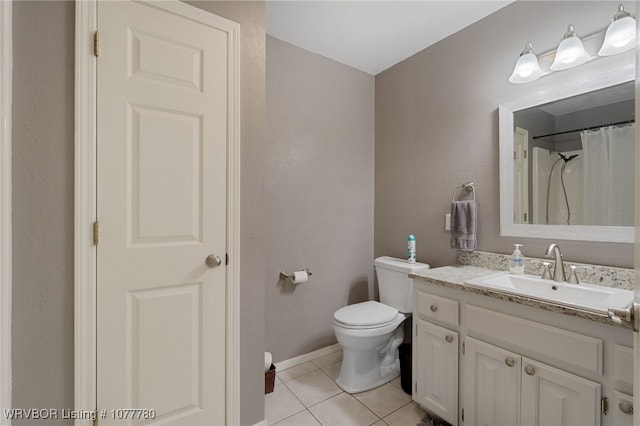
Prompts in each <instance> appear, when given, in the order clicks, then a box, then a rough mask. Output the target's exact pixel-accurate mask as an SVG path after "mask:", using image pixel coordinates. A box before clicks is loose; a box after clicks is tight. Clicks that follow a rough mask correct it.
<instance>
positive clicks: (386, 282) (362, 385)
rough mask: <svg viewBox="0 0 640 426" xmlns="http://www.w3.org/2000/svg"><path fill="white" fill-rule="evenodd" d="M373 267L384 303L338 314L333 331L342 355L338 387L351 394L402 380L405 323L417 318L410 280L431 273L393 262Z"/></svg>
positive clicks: (359, 305)
mask: <svg viewBox="0 0 640 426" xmlns="http://www.w3.org/2000/svg"><path fill="white" fill-rule="evenodd" d="M374 265H375V269H376V273H377V275H378V287H379V290H380V302H381V303H378V302H372V301H370V302H362V303H356V304H355V305H349V306H345V307H344V308H341V309H338V310H337V311H336V313H335V314H333V318H334V321H333V330H334V331H335V333H336V338H337V339H338V342H339V343H340V344H341V345H342V349H343V356H342V367H341V368H340V374H339V375H338V378H337V379H336V384H337V385H338V386H340V387H341V388H342V389H343V390H344V391H345V392H348V393H357V392H363V391H366V390H369V389H373V388H375V387H378V386H381V385H383V384H385V383H387V382H388V381H390V380H393V379H394V378H396V377H398V375H399V374H400V361H399V360H398V346H400V344H401V343H402V341H403V340H404V331H403V327H402V322H403V321H404V320H405V319H407V318H408V317H409V316H410V315H411V312H413V280H412V279H410V278H409V277H408V274H410V273H414V272H417V271H419V270H422V269H428V268H429V265H427V264H425V263H408V262H407V261H406V260H403V259H395V258H393V257H388V256H383V257H379V258H377V259H376V260H375V261H374Z"/></svg>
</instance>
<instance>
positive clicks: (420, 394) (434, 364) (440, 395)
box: [413, 319, 458, 426]
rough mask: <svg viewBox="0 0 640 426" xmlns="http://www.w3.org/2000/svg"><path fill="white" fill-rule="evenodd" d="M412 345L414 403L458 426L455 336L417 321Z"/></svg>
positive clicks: (447, 331)
mask: <svg viewBox="0 0 640 426" xmlns="http://www.w3.org/2000/svg"><path fill="white" fill-rule="evenodd" d="M413 344H414V348H415V349H414V354H413V360H414V363H413V365H414V370H413V371H414V380H415V381H416V385H415V389H416V392H415V394H414V396H413V398H414V400H415V401H416V402H418V403H419V404H420V405H422V406H423V407H424V408H426V409H427V410H429V411H431V412H432V413H433V414H436V415H437V416H439V417H440V418H442V419H443V420H446V421H447V422H449V423H451V424H452V425H453V426H455V425H457V424H458V333H456V332H454V331H450V330H447V329H446V328H443V327H439V326H437V325H433V324H431V323H430V322H427V321H424V320H421V319H418V320H417V322H416V339H415V340H414V342H413Z"/></svg>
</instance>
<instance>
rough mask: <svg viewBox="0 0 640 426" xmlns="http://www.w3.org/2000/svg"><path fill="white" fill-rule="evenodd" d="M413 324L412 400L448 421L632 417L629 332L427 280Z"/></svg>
mask: <svg viewBox="0 0 640 426" xmlns="http://www.w3.org/2000/svg"><path fill="white" fill-rule="evenodd" d="M414 328H415V330H414V336H413V381H414V394H413V399H414V400H415V401H416V402H418V403H419V404H420V405H421V406H422V407H423V408H425V409H426V410H428V411H429V412H431V413H433V414H435V415H437V416H439V417H441V418H442V419H443V420H446V421H447V422H448V423H450V424H451V425H453V426H457V425H462V424H464V425H483V424H484V425H521V426H529V425H540V426H542V425H579V426H622V425H625V424H631V423H629V422H631V421H632V420H633V416H632V415H630V414H629V413H630V412H631V411H632V410H633V406H632V402H631V401H632V400H631V397H630V396H629V394H630V393H631V392H632V389H633V384H632V383H631V382H632V377H633V373H632V371H633V370H632V363H631V360H630V357H629V352H630V349H629V347H630V346H631V345H632V340H633V335H632V332H631V330H629V329H625V328H622V327H616V326H612V325H609V324H606V323H600V322H595V321H592V320H588V319H581V318H576V317H572V316H567V315H564V314H561V313H556V312H549V311H545V310H542V309H537V308H535V307H529V306H522V305H518V304H515V303H509V302H506V301H504V300H495V299H493V298H489V297H486V296H484V295H479V294H473V293H470V292H464V291H461V290H457V289H451V288H447V287H443V286H439V285H436V284H430V283H423V282H417V283H416V282H414ZM628 358H629V359H628ZM606 407H608V410H607V408H606Z"/></svg>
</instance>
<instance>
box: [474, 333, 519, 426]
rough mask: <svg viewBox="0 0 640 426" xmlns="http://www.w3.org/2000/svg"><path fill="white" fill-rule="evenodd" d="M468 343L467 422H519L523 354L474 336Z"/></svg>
mask: <svg viewBox="0 0 640 426" xmlns="http://www.w3.org/2000/svg"><path fill="white" fill-rule="evenodd" d="M465 347H466V350H465V354H464V357H463V358H464V417H465V418H464V422H465V424H466V425H478V426H480V425H488V426H491V425H495V426H500V425H502V426H507V425H508V426H516V425H518V424H519V422H518V420H519V415H518V414H519V411H518V410H519V402H520V365H521V358H520V355H518V354H515V353H513V352H509V351H506V350H504V349H502V348H499V347H497V346H493V345H490V344H488V343H484V342H481V341H479V340H476V339H474V338H471V337H467V338H466V340H465Z"/></svg>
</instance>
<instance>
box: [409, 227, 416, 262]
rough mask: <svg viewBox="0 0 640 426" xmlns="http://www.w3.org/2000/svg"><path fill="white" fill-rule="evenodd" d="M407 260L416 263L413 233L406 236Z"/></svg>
mask: <svg viewBox="0 0 640 426" xmlns="http://www.w3.org/2000/svg"><path fill="white" fill-rule="evenodd" d="M407 262H409V263H416V237H414V236H413V234H411V235H409V238H407Z"/></svg>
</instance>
